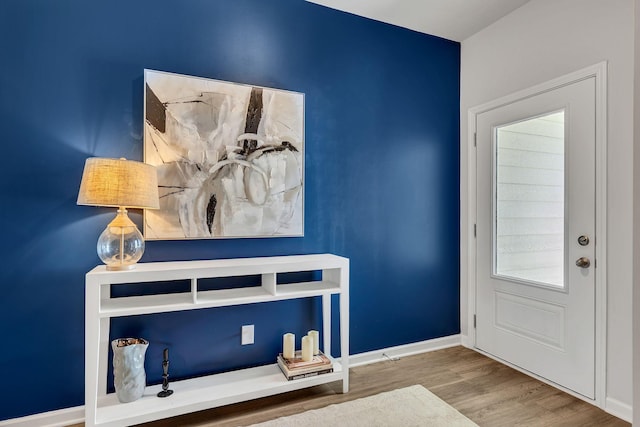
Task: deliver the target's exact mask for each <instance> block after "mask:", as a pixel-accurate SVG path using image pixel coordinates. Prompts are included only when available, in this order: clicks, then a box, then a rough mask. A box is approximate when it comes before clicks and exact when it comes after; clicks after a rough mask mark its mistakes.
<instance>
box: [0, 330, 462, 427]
mask: <svg viewBox="0 0 640 427" xmlns="http://www.w3.org/2000/svg"><path fill="white" fill-rule="evenodd" d="M457 345H460V335H450V336H447V337H442V338H435V339H432V340H427V341H421V342H417V343H412V344H406V345H400V346H396V347H389V348H386V349H381V350H375V351H369V352H366V353H360V354H355V355H351V356H349V365H350V367H354V366H362V365H368V364H370V363H376V362H382V361H384V360H388V359H387V357H389V358H398V357H406V356H412V355H414V354H420V353H427V352H430V351H435V350H441V349H443V348H448V347H455V346H457ZM338 360H339V359H338ZM83 422H84V406H76V407H74V408H67V409H60V410H57V411H50V412H43V413H40V414H35V415H29V416H27V417H21V418H12V419H10V420H6V421H0V426H1V427H63V426H68V425H71V424H80V423H83Z"/></svg>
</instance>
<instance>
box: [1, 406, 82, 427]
mask: <svg viewBox="0 0 640 427" xmlns="http://www.w3.org/2000/svg"><path fill="white" fill-rule="evenodd" d="M83 422H84V406H76V407H74V408H65V409H59V410H57V411H49V412H42V413H40V414H35V415H29V416H28V417H21V418H12V419H10V420H6V421H0V426H2V427H65V426H69V425H72V424H80V423H83Z"/></svg>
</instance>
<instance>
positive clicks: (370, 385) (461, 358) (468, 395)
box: [144, 347, 631, 427]
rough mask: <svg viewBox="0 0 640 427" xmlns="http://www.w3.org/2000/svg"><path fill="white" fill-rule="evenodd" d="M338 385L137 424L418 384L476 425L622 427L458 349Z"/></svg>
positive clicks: (221, 420)
mask: <svg viewBox="0 0 640 427" xmlns="http://www.w3.org/2000/svg"><path fill="white" fill-rule="evenodd" d="M350 382H351V387H350V391H349V393H347V394H341V393H340V390H341V383H339V382H337V383H332V384H325V385H321V386H317V387H313V388H310V389H305V390H299V391H295V392H291V393H286V394H281V395H277V396H271V397H267V398H263V399H257V400H253V401H250V402H243V403H238V404H235V405H229V406H225V407H222V408H215V409H211V410H208V411H202V412H198V413H194V414H188V415H183V416H180V417H174V418H169V419H165V420H158V421H155V422H152V423H147V424H144V425H145V426H148V427H169V426H170V427H175V426H192V427H195V426H205V425H206V426H220V427H232V426H233V427H235V426H246V425H248V424H253V423H257V422H262V421H267V420H270V419H274V418H278V417H282V416H285V415H291V414H295V413H299V412H304V411H306V410H309V409H317V408H322V407H324V406H327V405H330V404H332V403H340V402H344V401H348V400H353V399H357V398H360V397H366V396H371V395H374V394H378V393H381V392H383V391H390V390H394V389H396V388H401V387H407V386H410V385H414V384H422V385H423V386H424V387H426V388H428V389H429V390H430V391H431V392H433V393H434V394H436V395H437V396H438V397H440V398H441V399H442V400H444V401H445V402H447V403H449V404H450V405H451V406H453V407H454V408H456V409H457V410H458V411H460V412H462V413H463V414H464V415H466V416H467V417H468V418H470V419H471V420H473V421H474V422H475V423H476V424H478V425H480V426H482V427H484V426H491V427H493V426H509V427H512V426H545V427H546V426H614V427H617V426H630V425H631V424H629V423H627V422H625V421H622V420H620V419H618V418H616V417H614V416H612V415H609V414H607V413H606V412H604V411H602V410H601V409H599V408H596V407H595V406H593V405H590V404H588V403H586V402H584V401H582V400H580V399H577V398H575V397H573V396H571V395H568V394H566V393H564V392H562V391H559V390H557V389H555V388H554V387H551V386H549V385H547V384H544V383H542V382H540V381H538V380H536V379H534V378H531V377H529V376H527V375H525V374H522V373H521V372H518V371H516V370H514V369H512V368H510V367H508V366H505V365H503V364H501V363H498V362H496V361H494V360H492V359H490V358H488V357H485V356H483V355H481V354H479V353H477V352H475V351H472V350H469V349H467V348H464V347H452V348H448V349H444V350H438V351H433V352H430V353H424V354H419V355H415V356H410V357H405V358H402V359H400V360H385V361H383V362H379V363H374V364H371V365H366V366H360V367H356V368H353V369H351V375H350Z"/></svg>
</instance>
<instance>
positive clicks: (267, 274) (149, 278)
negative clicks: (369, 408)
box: [85, 254, 349, 426]
mask: <svg viewBox="0 0 640 427" xmlns="http://www.w3.org/2000/svg"><path fill="white" fill-rule="evenodd" d="M319 270H321V271H322V280H320V281H313V282H305V283H292V284H279V283H278V273H290V272H303V271H319ZM246 275H260V276H261V277H262V280H261V285H260V286H254V287H241V288H236V289H224V290H207V291H205V290H199V289H198V280H199V279H206V278H215V277H234V276H246ZM170 280H190V281H191V291H190V292H182V293H168V294H167V293H165V294H158V295H148V296H132V297H121V298H111V295H110V294H111V292H110V290H111V286H117V285H119V284H125V283H126V284H136V283H145V282H163V281H170ZM85 285H86V305H85V425H87V426H129V425H132V424H138V423H143V422H147V421H152V420H156V419H161V418H167V417H172V416H175V415H180V414H185V413H188V412H194V411H200V410H203V409H208V408H213V407H218V406H223V405H228V404H232V403H236V402H241V401H245V400H250V399H256V398H260V397H264V396H269V395H273V394H277V393H284V392H288V391H292V390H297V389H300V388H305V387H311V386H315V385H318V384H323V383H327V382H332V381H342V391H343V392H344V393H346V392H347V391H348V390H349V260H348V259H347V258H343V257H339V256H336V255H330V254H320V255H294V256H281V257H264V258H239V259H228V260H210V261H182V262H155V263H142V264H137V266H136V268H135V269H134V270H129V271H107V270H106V268H105V266H98V267H96V268H94V269H93V270H91V271H90V272H89V273H87V275H86V281H85ZM161 288H162V287H161V286H159V291H160V290H161ZM334 294H337V295H339V299H340V306H339V307H340V350H341V358H340V361H339V362H338V361H335V360H333V363H334V372H333V373H329V374H323V375H319V376H316V377H310V378H303V379H299V380H293V381H287V380H286V379H285V377H284V376H283V375H282V373H281V372H280V370H279V369H278V366H277V364H275V363H274V364H271V365H265V366H259V367H255V368H249V369H241V370H236V371H231V372H225V373H222V374H216V375H210V376H205V377H199V378H194V379H189V380H184V381H174V382H171V386H170V387H171V389H172V390H174V393H173V394H172V395H171V396H169V397H167V398H158V397H157V396H156V394H157V393H158V391H160V390H161V386H160V385H157V386H152V387H147V388H146V390H145V393H144V396H143V397H142V398H140V399H139V400H136V401H135V402H130V403H119V402H118V399H117V397H116V395H115V393H107V366H108V364H109V363H111V361H109V360H107V359H108V354H109V353H108V351H109V346H110V342H109V327H110V319H111V318H112V317H119V316H132V315H139V314H150V313H161V312H170V311H182V310H197V309H201V308H211V307H223V306H231V305H241V304H254V303H260V302H270V301H281V300H287V299H295V298H307V297H315V296H321V297H322V319H323V323H322V329H323V344H324V346H323V349H324V352H325V354H327V355H330V354H331V295H334ZM273 358H274V361H275V358H276V354H274V355H273Z"/></svg>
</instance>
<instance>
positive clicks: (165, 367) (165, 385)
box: [158, 348, 173, 397]
mask: <svg viewBox="0 0 640 427" xmlns="http://www.w3.org/2000/svg"><path fill="white" fill-rule="evenodd" d="M162 356H163V359H164V360H163V361H162V391H160V392H158V397H169V396H171V395H172V394H173V390H169V349H168V348H165V349H164V351H163V352H162Z"/></svg>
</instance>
